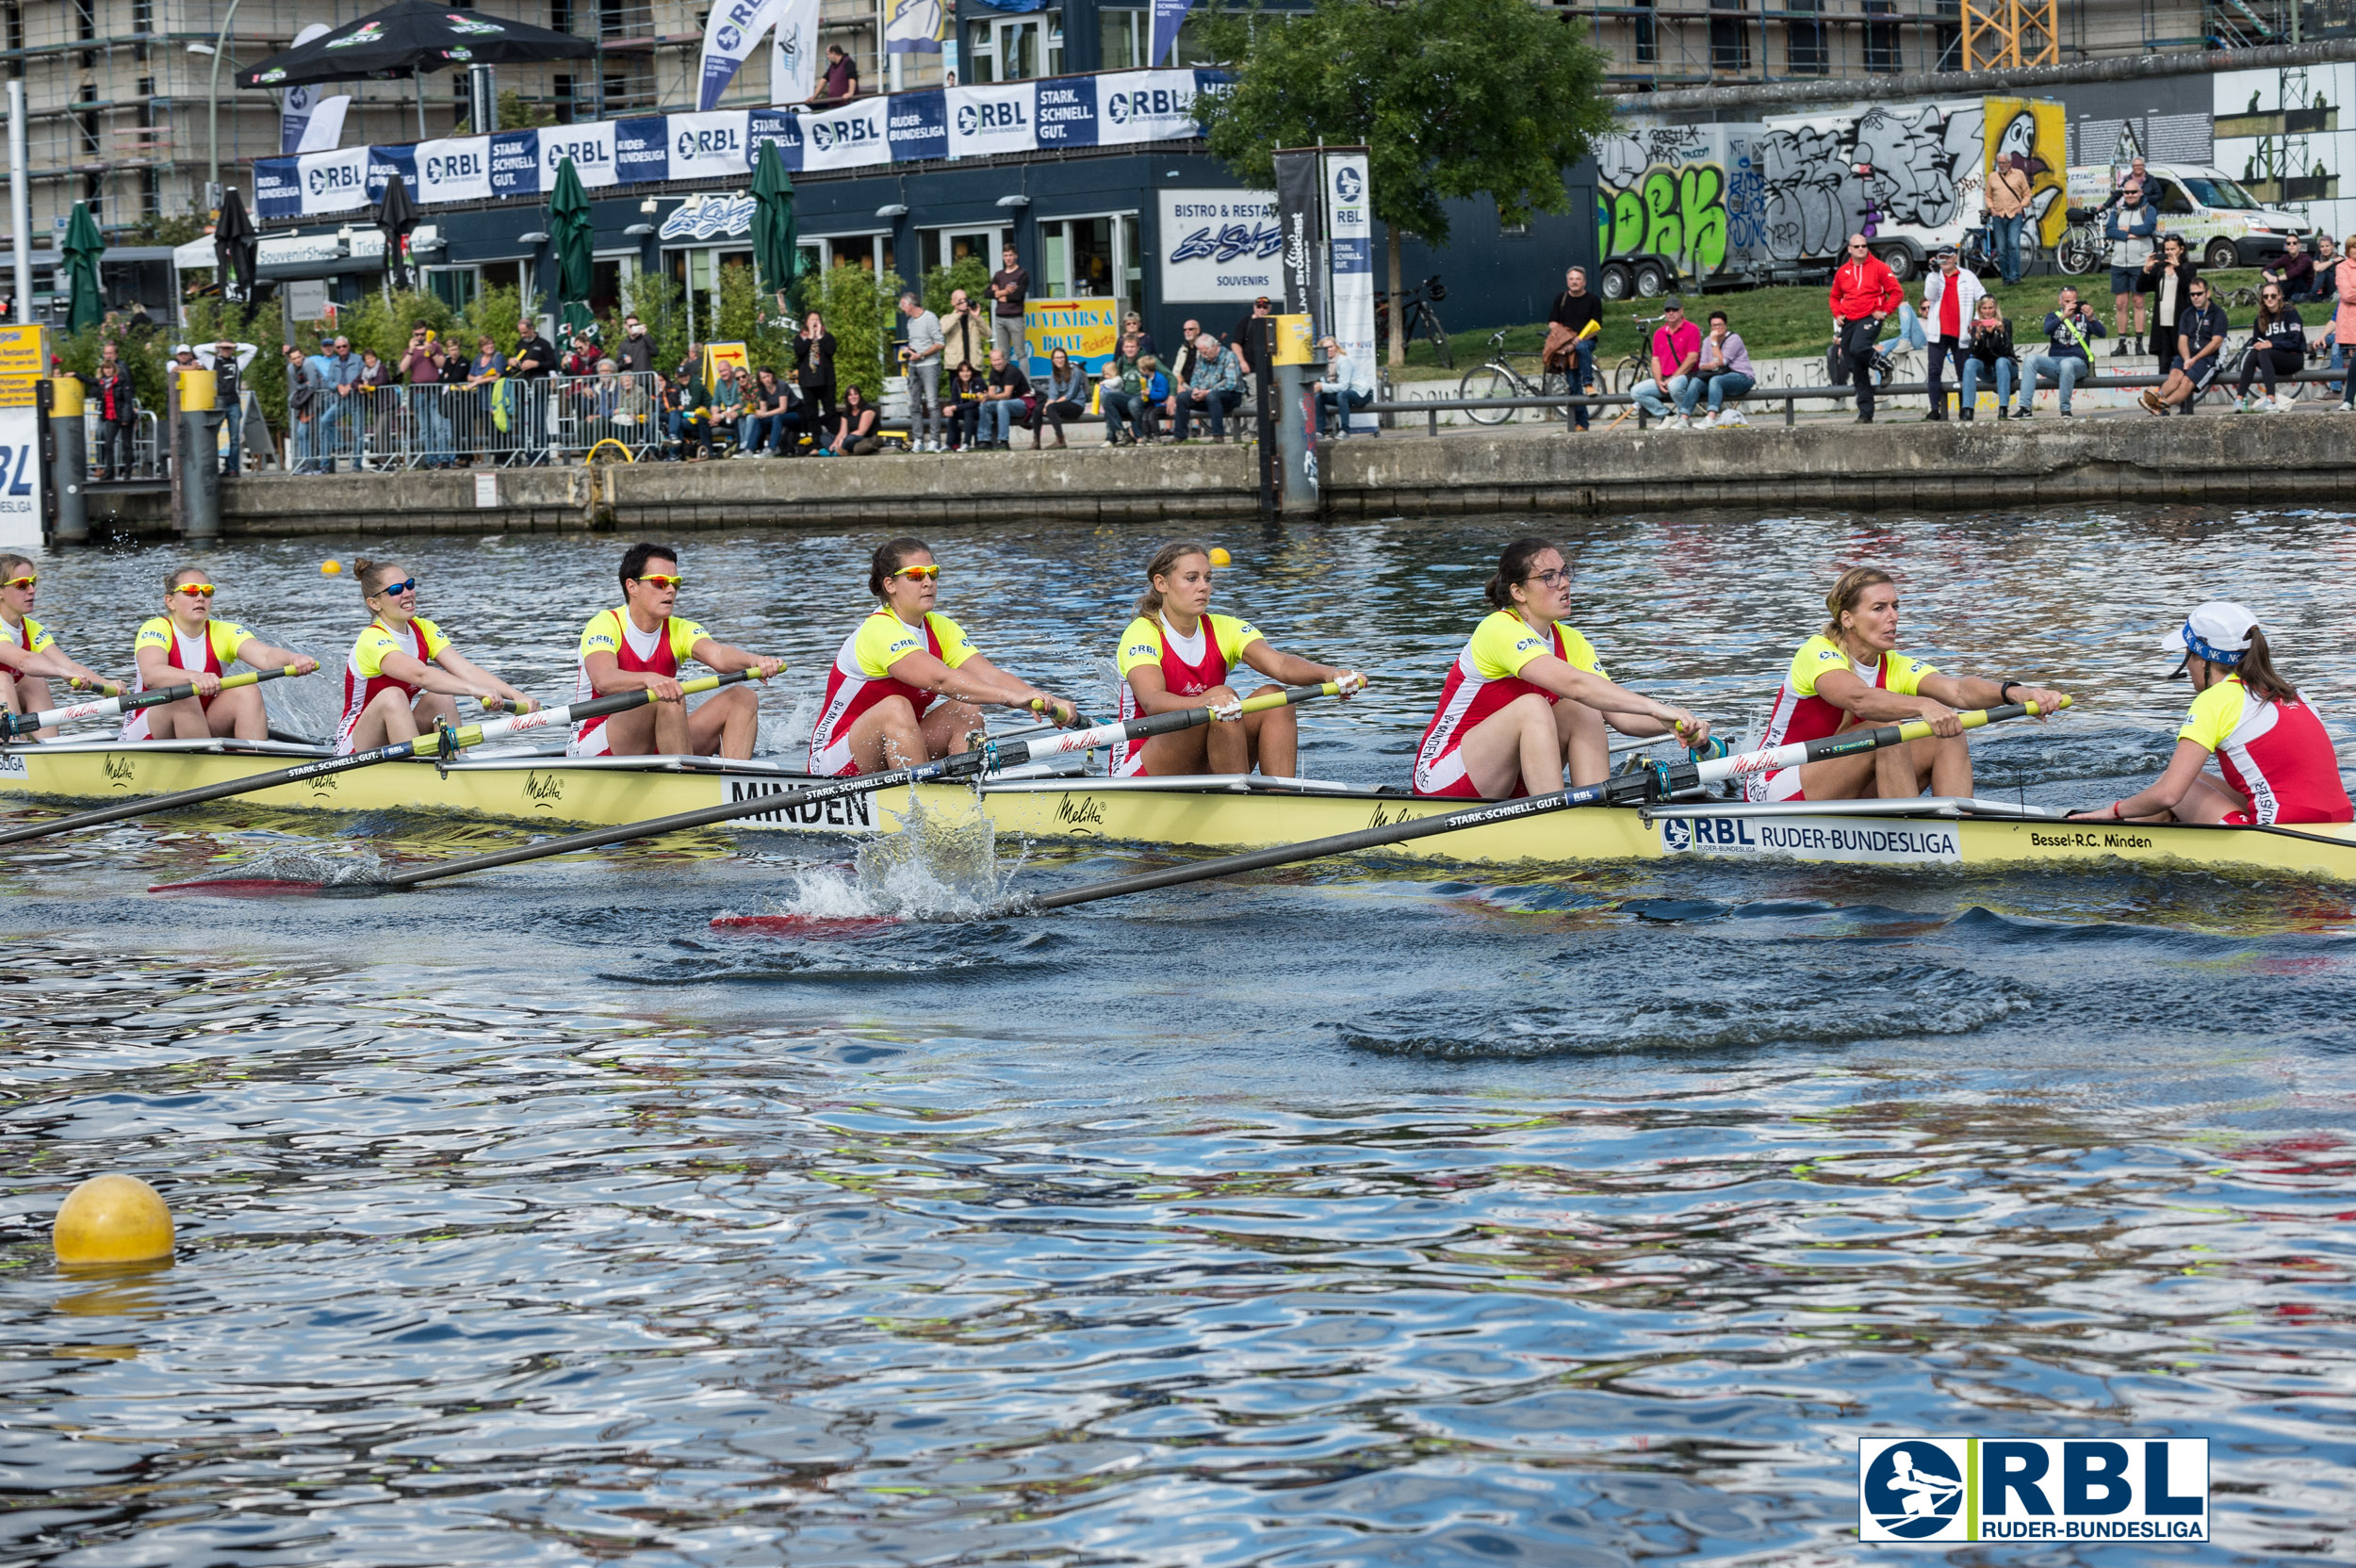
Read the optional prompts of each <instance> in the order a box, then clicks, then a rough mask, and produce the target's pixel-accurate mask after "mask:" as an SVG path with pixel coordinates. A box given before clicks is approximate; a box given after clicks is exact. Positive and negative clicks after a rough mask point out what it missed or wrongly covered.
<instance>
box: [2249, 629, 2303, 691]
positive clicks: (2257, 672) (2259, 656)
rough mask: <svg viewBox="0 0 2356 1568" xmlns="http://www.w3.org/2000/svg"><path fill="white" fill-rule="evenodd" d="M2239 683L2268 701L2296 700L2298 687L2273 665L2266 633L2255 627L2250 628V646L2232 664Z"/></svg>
mask: <svg viewBox="0 0 2356 1568" xmlns="http://www.w3.org/2000/svg"><path fill="white" fill-rule="evenodd" d="M2233 673H2234V674H2235V675H2237V676H2239V677H2241V683H2242V685H2243V686H2245V687H2246V688H2248V689H2249V690H2250V691H2251V692H2253V693H2255V694H2257V695H2259V696H2262V697H2264V698H2266V701H2268V702H2297V701H2298V700H2299V688H2298V687H2296V686H2293V685H2292V684H2291V683H2290V682H2289V681H2287V680H2285V679H2283V678H2282V671H2280V670H2278V669H2276V668H2275V667H2274V652H2273V650H2272V649H2270V648H2268V647H2267V646H2266V633H2265V632H2263V631H2260V630H2259V629H2257V628H2256V627H2254V626H2253V627H2251V628H2250V646H2249V647H2248V648H2247V649H2245V650H2244V651H2243V653H2242V656H2241V662H2239V663H2237V664H2235V665H2234V666H2233Z"/></svg>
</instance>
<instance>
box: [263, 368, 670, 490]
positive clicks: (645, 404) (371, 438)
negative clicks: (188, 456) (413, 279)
mask: <svg viewBox="0 0 2356 1568" xmlns="http://www.w3.org/2000/svg"><path fill="white" fill-rule="evenodd" d="M289 403H290V406H289V408H288V410H287V419H286V425H287V431H288V465H287V466H288V469H289V471H291V472H293V473H298V474H301V473H324V472H331V471H333V470H334V469H335V468H337V467H346V466H348V467H351V468H353V469H395V470H399V469H410V468H452V467H458V466H462V465H463V466H469V467H484V466H488V467H513V466H521V465H528V464H543V463H550V462H562V461H565V460H567V459H571V458H577V457H580V456H582V455H584V454H586V453H587V452H588V451H589V450H590V449H592V448H594V447H597V445H598V444H599V443H601V442H605V441H613V442H616V443H618V444H619V445H621V446H622V447H625V448H627V449H629V451H630V457H631V458H632V460H633V461H634V460H636V459H638V458H641V457H644V456H646V454H647V453H648V452H649V451H652V450H654V449H656V448H658V447H660V446H662V445H663V443H664V442H665V441H666V440H667V439H668V434H669V433H668V432H667V430H666V429H665V428H664V426H665V423H666V421H665V419H664V416H663V379H662V378H661V377H660V376H657V375H654V374H652V373H651V372H645V371H640V372H633V373H629V374H623V373H616V374H614V375H611V376H540V377H535V378H531V379H524V378H517V377H504V378H501V379H499V380H497V381H493V382H488V383H485V384H483V385H480V386H469V385H466V384H464V383H457V384H450V383H441V384H434V385H428V386H374V387H355V388H354V389H353V390H352V392H350V393H348V394H342V393H338V392H336V391H335V388H334V387H333V386H329V387H326V388H324V389H322V390H320V391H319V392H317V393H316V394H315V396H314V400H313V403H312V404H311V405H310V406H309V407H308V408H306V409H305V410H304V411H303V413H297V412H296V411H295V410H294V409H293V408H292V407H291V396H290V398H289ZM305 415H307V416H308V417H304V416H305Z"/></svg>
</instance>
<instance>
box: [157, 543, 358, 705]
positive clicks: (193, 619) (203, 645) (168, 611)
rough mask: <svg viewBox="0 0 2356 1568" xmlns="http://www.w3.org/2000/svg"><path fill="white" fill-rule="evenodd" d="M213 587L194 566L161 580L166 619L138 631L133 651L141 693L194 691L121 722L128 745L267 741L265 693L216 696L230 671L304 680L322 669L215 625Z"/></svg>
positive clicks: (236, 629) (243, 690)
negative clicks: (246, 668)
mask: <svg viewBox="0 0 2356 1568" xmlns="http://www.w3.org/2000/svg"><path fill="white" fill-rule="evenodd" d="M212 610H213V580H212V579H211V578H210V577H209V576H207V575H206V574H205V573H204V572H202V571H199V570H198V569H197V568H196V567H194V566H183V567H181V568H180V569H179V570H178V571H176V572H174V573H172V575H171V576H170V577H168V578H166V579H164V613H162V614H160V615H158V616H156V617H155V619H154V620H151V621H149V622H148V623H147V624H146V625H144V626H142V627H140V628H139V637H138V639H137V641H135V642H134V643H133V644H132V650H133V652H134V653H135V654H136V655H137V656H138V659H139V690H140V691H142V692H152V691H155V690H156V689H157V688H159V687H164V686H194V687H195V688H196V695H194V696H192V697H183V698H181V699H180V700H179V701H178V702H167V703H162V704H159V705H158V706H156V707H154V708H142V709H140V710H139V711H138V712H136V713H133V714H132V715H131V716H130V717H129V718H127V719H125V720H123V739H124V740H126V741H205V740H211V739H213V738H215V737H217V736H235V737H236V738H237V739H238V740H240V741H266V740H268V739H270V719H269V717H268V716H267V715H266V714H265V713H264V712H263V710H262V689H261V688H260V687H259V686H240V687H238V688H237V690H235V691H233V692H224V691H222V690H221V677H222V675H224V674H226V673H227V671H228V669H229V666H230V665H232V664H235V663H237V662H239V661H243V662H245V663H248V664H251V665H253V666H254V668H255V669H265V670H274V669H281V668H286V667H291V668H292V669H293V670H294V673H295V674H297V675H309V674H310V673H311V672H312V671H313V670H316V669H318V668H319V661H318V660H316V659H314V658H312V657H311V656H310V655H309V654H307V653H294V652H290V651H288V650H287V649H286V648H274V647H272V646H270V645H269V644H268V643H265V642H263V641H262V640H261V639H260V638H259V637H256V636H254V633H252V632H251V631H248V630H247V629H245V628H243V627H241V626H239V625H237V623H236V622H235V621H217V620H214V619H213V618H212Z"/></svg>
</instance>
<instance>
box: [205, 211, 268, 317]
mask: <svg viewBox="0 0 2356 1568" xmlns="http://www.w3.org/2000/svg"><path fill="white" fill-rule="evenodd" d="M260 239H261V236H260V235H259V234H257V233H255V232H254V220H253V219H251V218H249V217H247V216H246V211H245V200H244V198H242V197H240V196H239V195H238V194H237V188H236V187H235V186H232V187H230V188H228V189H227V190H224V191H222V192H221V217H220V218H219V219H217V220H215V221H214V223H213V254H214V256H215V257H216V258H217V259H218V260H219V261H220V263H221V269H220V272H219V278H220V282H221V298H222V299H224V300H251V299H252V298H254V256H255V251H256V249H257V246H258V243H259V241H260Z"/></svg>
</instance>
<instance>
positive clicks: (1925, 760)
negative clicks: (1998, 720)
mask: <svg viewBox="0 0 2356 1568" xmlns="http://www.w3.org/2000/svg"><path fill="white" fill-rule="evenodd" d="M1824 608H1825V610H1826V611H1827V612H1829V613H1830V615H1831V619H1829V620H1827V621H1826V622H1825V623H1824V630H1822V631H1820V632H1818V633H1817V634H1816V635H1815V636H1813V637H1810V638H1809V639H1808V641H1807V642H1805V643H1803V644H1801V645H1800V651H1799V652H1797V653H1795V654H1793V655H1792V669H1791V673H1789V674H1788V675H1786V676H1785V677H1784V680H1783V686H1782V689H1781V690H1779V691H1777V692H1776V693H1775V709H1774V711H1772V712H1770V713H1769V714H1768V717H1767V731H1766V733H1765V734H1764V735H1762V736H1761V737H1760V738H1759V747H1760V749H1762V750H1763V749H1765V748H1766V747H1769V746H1780V745H1790V744H1792V743H1795V742H1799V741H1814V740H1818V739H1821V738H1823V737H1824V736H1826V735H1838V734H1840V733H1841V731H1843V730H1846V729H1852V728H1855V727H1858V726H1861V725H1862V726H1868V727H1871V726H1875V725H1885V724H1896V723H1903V722H1905V721H1906V720H1908V719H1926V720H1928V721H1929V722H1930V726H1931V734H1930V736H1929V737H1928V738H1926V739H1923V740H1920V741H1908V742H1906V743H1904V744H1902V745H1893V746H1882V747H1880V748H1878V749H1876V750H1873V751H1868V752H1860V753H1858V754H1857V755H1856V756H1854V757H1836V758H1833V759H1831V760H1828V761H1824V762H1804V763H1802V764H1801V765H1800V766H1798V767H1796V768H1778V769H1776V770H1775V771H1774V772H1773V773H1767V774H1755V775H1752V776H1749V777H1747V778H1745V779H1744V780H1743V796H1744V798H1745V799H1748V800H1754V801H1770V800H1869V799H1873V798H1876V797H1878V798H1880V799H1883V800H1905V799H1910V798H1912V797H1913V796H1915V795H1919V794H1921V793H1922V792H1923V790H1925V789H1928V790H1929V791H1930V792H1931V793H1933V794H1935V795H1948V796H1968V795H1970V794H1971V793H1972V743H1971V742H1970V741H1969V740H1967V739H1966V738H1965V736H1964V732H1963V721H1962V720H1961V719H1960V718H1958V717H1957V716H1956V710H1958V709H1971V708H1989V707H1994V706H1996V705H1998V704H2001V703H2010V702H2033V703H2035V704H2037V721H2038V722H2039V723H2043V722H2044V721H2045V720H2046V719H2047V718H2049V717H2050V716H2052V715H2053V714H2054V713H2056V712H2059V711H2061V705H2062V701H2063V697H2062V694H2060V693H2059V692H2056V691H2053V690H2052V689H2051V688H2049V687H2045V686H2036V685H2031V684H2030V683H2028V682H2026V681H2021V680H1988V679H1983V678H1979V677H1977V676H1961V675H1941V674H1939V669H1938V666H1936V665H1933V664H1928V663H1925V662H1922V660H1920V659H1913V658H1909V657H1908V656H1907V655H1906V654H1903V653H1900V652H1899V651H1898V585H1897V583H1896V582H1895V581H1893V580H1891V578H1890V574H1889V573H1888V572H1885V571H1882V570H1880V569H1879V568H1878V567H1873V566H1852V567H1850V568H1849V569H1848V570H1847V571H1845V572H1843V573H1841V579H1840V580H1839V581H1837V582H1835V583H1834V584H1833V585H1832V592H1831V593H1829V594H1826V595H1825V596H1824Z"/></svg>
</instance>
